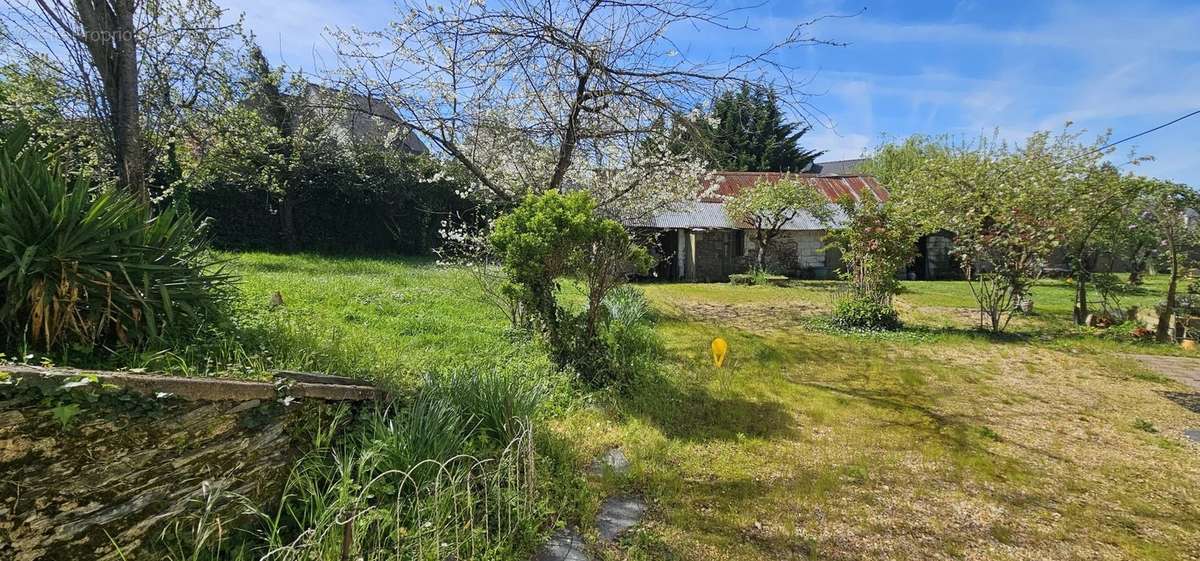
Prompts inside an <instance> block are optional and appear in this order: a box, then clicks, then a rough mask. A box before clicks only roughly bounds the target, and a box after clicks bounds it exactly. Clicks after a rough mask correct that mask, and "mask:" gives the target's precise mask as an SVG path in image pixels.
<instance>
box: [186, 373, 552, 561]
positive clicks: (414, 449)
mask: <svg viewBox="0 0 1200 561" xmlns="http://www.w3.org/2000/svg"><path fill="white" fill-rule="evenodd" d="M429 380H430V383H429V384H428V385H426V386H424V387H423V388H422V389H421V390H418V392H417V393H416V395H415V396H413V397H412V399H410V400H408V401H406V402H404V403H395V404H392V405H390V406H386V407H384V406H380V407H378V408H373V409H368V410H364V411H359V412H358V413H352V412H351V411H350V410H349V409H348V408H343V409H339V410H338V411H339V413H338V414H336V415H335V416H334V418H333V419H332V420H326V422H324V423H321V424H320V426H319V427H317V428H318V429H319V430H314V431H313V435H314V436H313V438H312V442H311V449H310V450H309V451H308V452H307V453H306V454H305V455H304V456H303V457H302V458H300V460H298V461H297V462H296V463H295V464H294V467H293V469H292V471H291V474H290V476H289V477H288V479H287V481H286V483H285V485H284V488H283V490H282V494H281V497H280V499H279V500H278V502H277V503H276V504H274V505H272V506H271V507H264V506H262V505H261V504H256V503H254V502H252V501H250V500H248V499H244V498H243V499H237V502H238V504H240V506H241V511H242V513H241V514H240V515H235V516H233V517H232V518H235V519H238V520H240V523H232V522H233V521H232V520H230V518H231V517H230V516H228V515H227V516H226V517H225V518H226V520H224V521H222V520H221V519H220V517H218V516H214V515H213V514H212V513H213V512H214V509H213V508H211V505H212V504H214V503H213V501H211V500H199V499H198V500H197V503H198V505H197V507H198V508H197V509H195V513H194V514H193V515H192V516H191V517H190V518H180V519H178V520H176V521H175V523H173V524H172V525H171V526H170V527H169V528H168V530H167V531H166V532H164V534H163V538H164V544H166V545H167V549H168V550H169V552H170V553H169V555H168V557H167V558H168V559H171V560H172V561H183V560H189V561H191V560H193V559H216V558H221V559H232V560H235V561H248V560H251V559H253V560H267V559H269V560H272V561H300V560H304V561H341V560H343V559H352V560H360V559H361V560H363V561H384V560H388V561H392V560H395V561H400V560H410V559H415V560H435V559H436V560H443V559H457V560H463V561H465V560H469V559H510V558H515V557H517V556H519V555H523V554H527V553H528V550H529V549H530V548H531V546H532V545H533V543H534V541H535V538H536V537H537V535H538V533H539V531H540V530H541V529H542V526H543V524H544V521H545V520H546V518H547V517H548V513H549V508H548V507H547V504H548V501H547V498H546V496H545V495H546V492H547V490H548V489H554V490H555V492H557V489H556V487H559V485H552V484H544V483H543V482H542V481H540V477H539V474H540V473H541V472H542V470H543V468H541V467H539V466H541V465H542V463H543V462H545V461H546V460H544V459H542V458H540V457H539V456H538V454H537V453H536V446H537V444H536V443H535V429H534V427H535V426H536V419H537V418H538V416H539V411H540V410H541V408H542V406H543V403H542V398H543V396H544V394H543V393H542V390H541V386H540V385H537V384H534V383H532V382H526V381H521V380H518V379H516V378H513V377H511V376H509V375H507V374H504V373H500V372H481V371H466V370H464V371H458V372H455V373H453V374H451V375H446V376H441V377H430V378H429ZM459 390H464V392H460V391H459ZM555 471H557V469H551V470H548V472H549V473H554V472H555ZM231 528H240V529H239V530H232V529H231Z"/></svg>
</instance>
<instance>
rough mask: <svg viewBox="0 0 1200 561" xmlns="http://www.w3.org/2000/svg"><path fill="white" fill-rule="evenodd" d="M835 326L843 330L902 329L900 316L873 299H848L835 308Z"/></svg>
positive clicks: (889, 307)
mask: <svg viewBox="0 0 1200 561" xmlns="http://www.w3.org/2000/svg"><path fill="white" fill-rule="evenodd" d="M832 319H833V324H834V325H835V326H837V327H840V328H842V329H858V330H868V331H890V330H894V329H899V328H900V315H899V314H897V313H896V310H895V309H894V308H892V307H891V306H886V305H883V304H880V303H879V302H876V301H875V300H873V299H871V298H847V299H845V300H842V301H840V302H838V303H837V305H836V306H834V308H833V318H832Z"/></svg>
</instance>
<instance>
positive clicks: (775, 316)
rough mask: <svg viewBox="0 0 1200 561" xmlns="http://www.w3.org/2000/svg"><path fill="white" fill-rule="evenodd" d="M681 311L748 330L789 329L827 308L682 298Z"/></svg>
mask: <svg viewBox="0 0 1200 561" xmlns="http://www.w3.org/2000/svg"><path fill="white" fill-rule="evenodd" d="M676 307H677V308H678V309H679V312H680V313H681V314H682V315H683V316H684V317H686V318H687V319H690V320H695V321H703V322H710V323H718V324H721V325H729V326H733V327H737V328H740V329H746V330H749V331H760V330H763V329H786V328H789V327H795V326H797V325H800V323H801V322H802V321H803V319H804V318H806V317H813V316H816V315H819V314H821V313H823V312H825V311H826V308H825V307H823V306H818V305H814V304H810V303H805V302H787V303H747V304H725V303H708V302H679V303H677V304H676Z"/></svg>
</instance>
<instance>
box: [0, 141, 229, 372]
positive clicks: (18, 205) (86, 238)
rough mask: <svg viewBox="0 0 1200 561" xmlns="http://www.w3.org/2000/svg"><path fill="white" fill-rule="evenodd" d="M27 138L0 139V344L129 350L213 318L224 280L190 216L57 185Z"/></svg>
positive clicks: (78, 183) (55, 173)
mask: <svg viewBox="0 0 1200 561" xmlns="http://www.w3.org/2000/svg"><path fill="white" fill-rule="evenodd" d="M29 139H30V133H29V130H28V129H27V128H25V127H17V128H16V129H15V130H14V131H12V132H11V133H10V134H9V135H8V136H7V137H5V138H3V139H0V142H2V143H3V144H2V146H0V326H2V327H3V334H2V335H3V339H6V340H7V341H4V342H5V343H9V344H12V343H16V342H18V341H21V340H25V341H27V342H30V343H33V344H35V345H37V346H41V347H45V348H47V349H53V348H56V347H58V346H61V345H74V344H82V345H85V346H92V345H95V344H103V345H114V346H124V347H138V346H142V345H144V344H145V343H147V342H150V341H153V340H160V339H162V338H165V337H168V336H171V335H173V334H174V335H180V334H182V333H184V330H186V329H189V328H195V327H197V326H198V325H200V324H201V323H202V322H204V321H209V320H212V319H213V318H216V317H218V314H219V312H220V310H221V309H222V303H223V298H224V295H225V294H226V292H227V288H228V287H229V286H230V284H231V282H232V278H231V277H230V276H229V275H226V274H224V273H223V272H222V271H221V268H220V266H219V263H217V262H216V261H215V260H214V259H213V258H212V257H210V256H209V255H210V254H209V252H208V251H207V247H208V244H207V240H206V238H205V237H204V234H203V232H202V230H203V229H202V228H198V227H197V224H196V223H195V221H194V220H193V219H192V217H191V216H190V215H188V214H187V213H184V212H179V211H177V210H176V209H175V208H173V207H168V208H166V209H165V210H163V211H162V212H159V213H157V214H155V213H154V212H153V210H152V209H151V208H149V207H148V206H147V205H145V204H144V203H142V202H140V201H138V200H137V199H135V198H134V197H132V196H131V195H129V194H127V193H125V192H123V191H119V190H117V189H113V188H106V187H104V186H98V185H94V184H93V182H92V181H91V180H89V179H88V178H86V177H83V176H76V177H68V176H67V175H66V174H64V173H63V171H62V169H61V168H60V167H59V165H58V164H57V163H56V162H55V160H54V158H53V157H52V156H51V155H49V154H47V153H46V152H45V151H44V150H42V149H41V148H39V147H37V146H35V145H34V144H33V143H32V142H30V140H29Z"/></svg>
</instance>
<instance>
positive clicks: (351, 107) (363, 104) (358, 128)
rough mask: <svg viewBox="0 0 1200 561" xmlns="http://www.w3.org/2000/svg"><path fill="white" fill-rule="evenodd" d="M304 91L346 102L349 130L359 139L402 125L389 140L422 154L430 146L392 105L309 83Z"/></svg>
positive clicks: (414, 152) (407, 149) (400, 146)
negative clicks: (374, 118)
mask: <svg viewBox="0 0 1200 561" xmlns="http://www.w3.org/2000/svg"><path fill="white" fill-rule="evenodd" d="M307 92H308V94H309V95H315V96H319V97H321V98H325V99H326V100H327V99H329V98H336V97H340V96H344V97H342V99H344V100H345V102H346V107H345V110H346V111H347V112H348V116H349V123H348V126H349V127H350V129H351V130H350V133H351V134H352V135H353V136H355V137H358V138H370V137H371V136H373V135H380V134H386V133H385V132H384V131H383V129H386V128H391V127H402V129H401V131H400V132H402V133H403V134H402V135H399V136H398V138H397V139H396V140H395V141H394V142H393V143H392V144H393V146H395V147H398V148H400V149H402V150H405V151H407V152H409V153H412V154H425V153H428V152H429V148H428V147H426V146H425V143H423V142H421V139H419V138H417V135H416V134H414V133H413V131H412V128H411V127H409V126H407V125H405V124H404V121H403V120H401V119H400V116H399V115H397V114H396V110H395V109H393V108H392V106H391V105H389V104H388V103H387V102H386V101H383V100H381V99H376V98H373V97H369V96H365V95H362V94H358V93H354V92H349V91H342V90H336V89H333V88H329V87H326V86H322V85H319V84H311V83H310V84H308V85H307ZM372 117H377V118H379V119H380V120H381V121H382V123H373V122H372V121H373V119H372Z"/></svg>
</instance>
